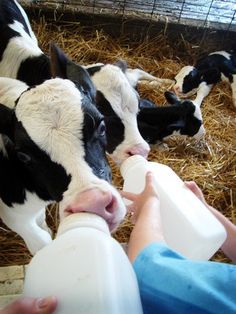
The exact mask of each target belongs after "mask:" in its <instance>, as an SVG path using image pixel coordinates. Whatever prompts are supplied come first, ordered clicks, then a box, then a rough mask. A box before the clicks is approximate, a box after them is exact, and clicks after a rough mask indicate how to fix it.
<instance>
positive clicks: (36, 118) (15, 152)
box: [0, 78, 125, 229]
mask: <svg viewBox="0 0 236 314" xmlns="http://www.w3.org/2000/svg"><path fill="white" fill-rule="evenodd" d="M1 80H4V84H6V83H5V81H6V80H8V81H10V84H11V86H12V90H13V89H14V87H15V86H17V84H18V83H20V84H24V83H21V82H18V81H16V80H13V79H6V78H4V79H1ZM24 85H25V84H24ZM0 86H1V81H0ZM5 90H6V88H5ZM13 94H14V92H13ZM0 95H1V93H0ZM5 97H6V96H5ZM0 101H1V97H0ZM0 125H1V127H0V132H1V133H2V134H4V135H5V136H7V138H8V139H9V140H8V143H10V144H8V147H7V148H9V145H10V149H9V150H8V151H7V152H6V155H7V157H8V158H9V159H10V160H14V162H15V163H17V168H18V169H21V174H22V181H23V185H24V190H29V191H30V192H33V193H35V194H36V195H37V196H38V197H39V198H40V199H43V200H44V201H57V202H60V211H61V216H62V217H63V216H64V215H67V214H68V213H70V212H73V211H75V210H77V211H91V212H95V213H97V214H99V215H101V216H102V217H104V218H105V219H106V220H107V221H108V223H109V226H110V228H111V229H113V228H114V227H115V226H117V224H118V223H119V222H120V220H121V219H122V218H123V216H124V214H125V208H124V205H123V202H122V200H121V198H120V196H119V194H118V192H117V191H116V190H115V189H114V188H113V187H112V186H111V185H110V184H109V183H108V182H107V181H109V180H110V168H109V165H108V162H107V159H106V154H105V145H106V134H105V127H104V120H103V116H102V115H101V114H100V113H99V111H98V110H97V109H96V107H95V106H94V105H93V104H92V103H91V102H90V101H89V100H88V98H87V97H86V96H85V94H84V93H83V92H81V91H80V90H79V89H78V88H77V87H76V86H75V84H74V83H73V82H71V81H69V80H65V79H60V78H56V79H50V80H47V81H45V82H44V83H43V84H41V85H38V86H36V87H32V88H30V89H27V86H26V89H25V90H24V91H23V92H22V93H21V95H20V97H19V98H18V100H17V102H16V106H15V108H10V107H7V106H4V105H1V106H0ZM19 173H20V172H19ZM105 180H106V181H105ZM85 192H86V193H87V195H88V194H89V195H90V194H92V195H96V197H97V195H99V196H98V197H97V198H96V197H95V198H93V197H91V199H92V201H90V203H89V205H85V203H86V202H85V199H84V196H83V195H84V193H85ZM24 193H25V191H24ZM81 195H82V196H81ZM104 195H105V197H101V196H104ZM80 199H82V202H81V203H80ZM97 199H101V200H102V201H100V203H99V204H97V202H96V200H97ZM3 201H4V200H3ZM23 201H24V200H23ZM78 204H80V206H78ZM83 204H84V205H83Z"/></svg>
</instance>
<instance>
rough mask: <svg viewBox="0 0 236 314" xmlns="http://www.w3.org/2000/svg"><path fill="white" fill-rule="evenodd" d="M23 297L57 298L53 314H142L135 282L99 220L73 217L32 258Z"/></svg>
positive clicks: (83, 215) (90, 216)
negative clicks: (54, 237) (55, 309)
mask: <svg viewBox="0 0 236 314" xmlns="http://www.w3.org/2000/svg"><path fill="white" fill-rule="evenodd" d="M24 295H25V296H30V297H46V296H51V295H54V296H56V297H57V299H58V301H59V303H58V309H57V311H56V314H131V313H132V314H142V313H143V311H142V305H141V301H140V295H139V289H138V284H137V279H136V276H135V273H134V271H133V267H132V265H131V263H130V262H129V259H128V257H127V255H126V254H125V252H124V250H123V248H122V247H121V245H120V244H119V243H118V242H117V241H116V240H115V239H114V238H112V237H111V235H110V232H109V229H108V226H107V224H106V222H105V220H103V218H101V217H99V216H97V215H95V214H90V213H76V214H72V215H70V216H68V217H66V218H65V219H64V220H63V221H62V222H61V224H60V226H59V229H58V234H57V237H56V239H55V240H54V241H53V242H52V243H51V244H49V245H48V246H46V247H44V248H43V249H42V250H40V251H39V252H37V254H36V255H35V256H34V257H33V258H32V260H31V262H30V264H29V266H28V268H27V272H26V277H25V283H24Z"/></svg>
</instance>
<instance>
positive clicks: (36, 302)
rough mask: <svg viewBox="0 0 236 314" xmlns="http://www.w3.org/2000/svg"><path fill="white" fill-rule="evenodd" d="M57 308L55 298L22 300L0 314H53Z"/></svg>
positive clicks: (10, 305) (0, 311)
mask: <svg viewBox="0 0 236 314" xmlns="http://www.w3.org/2000/svg"><path fill="white" fill-rule="evenodd" d="M56 307H57V300H56V298H55V297H48V298H44V299H33V298H21V299H18V300H16V301H14V302H13V303H11V304H9V305H8V306H7V307H5V308H4V309H3V310H0V314H53V313H54V312H55V309H56Z"/></svg>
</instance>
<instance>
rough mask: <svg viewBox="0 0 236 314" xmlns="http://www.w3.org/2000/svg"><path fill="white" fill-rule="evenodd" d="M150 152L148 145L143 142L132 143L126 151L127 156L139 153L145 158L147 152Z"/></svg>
mask: <svg viewBox="0 0 236 314" xmlns="http://www.w3.org/2000/svg"><path fill="white" fill-rule="evenodd" d="M149 152H150V147H149V145H148V144H146V145H144V144H137V145H134V146H132V147H130V148H129V149H128V150H127V151H126V153H127V155H129V156H133V155H141V156H143V157H144V158H147V156H148V153H149Z"/></svg>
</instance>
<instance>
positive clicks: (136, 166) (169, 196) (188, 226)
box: [120, 155, 226, 260]
mask: <svg viewBox="0 0 236 314" xmlns="http://www.w3.org/2000/svg"><path fill="white" fill-rule="evenodd" d="M120 171H121V174H122V176H123V178H124V187H123V190H124V191H127V192H133V193H140V192H141V191H142V190H143V188H144V186H145V175H146V172H147V171H152V172H153V173H154V176H155V184H156V188H157V191H158V195H159V198H160V207H161V216H162V221H163V232H164V237H165V241H166V243H167V244H168V245H169V246H170V247H171V248H172V249H174V250H176V251H177V252H179V253H180V254H182V255H183V256H185V257H188V258H190V259H195V260H208V259H209V258H210V257H212V255H213V254H214V253H215V252H216V251H217V250H218V249H219V248H220V246H221V245H222V244H223V242H224V241H225V239H226V231H225V228H224V227H223V225H222V224H221V223H220V222H219V221H218V220H217V219H216V218H215V217H214V215H213V214H212V213H211V212H210V211H209V210H208V209H207V208H206V206H205V205H204V204H203V203H202V202H201V201H200V200H199V199H198V198H197V197H196V196H195V195H194V194H193V193H192V191H190V190H189V189H188V188H187V187H186V186H185V184H184V182H183V181H182V180H181V179H180V178H179V177H178V176H177V174H176V173H175V172H174V171H173V170H172V169H171V168H170V167H168V166H166V165H163V164H160V163H157V162H148V161H147V160H146V159H144V158H143V157H141V156H138V155H135V156H132V157H129V158H128V159H127V160H125V161H124V162H123V163H122V165H121V168H120ZM125 202H126V203H129V201H128V200H125Z"/></svg>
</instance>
